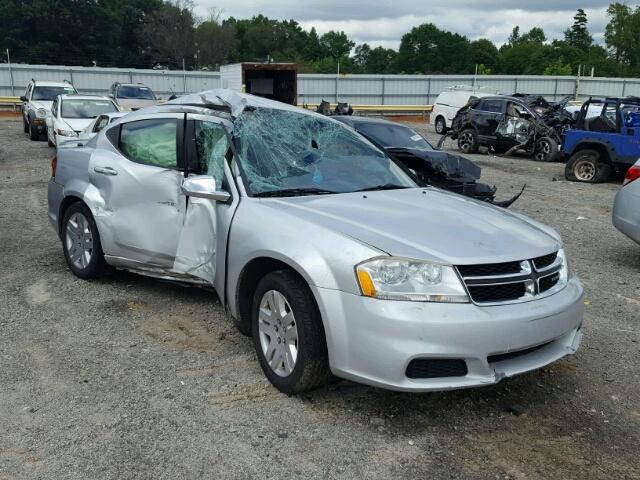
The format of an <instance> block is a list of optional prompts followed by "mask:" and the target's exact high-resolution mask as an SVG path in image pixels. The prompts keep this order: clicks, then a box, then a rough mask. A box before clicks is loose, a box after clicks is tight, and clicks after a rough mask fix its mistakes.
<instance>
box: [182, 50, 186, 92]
mask: <svg viewBox="0 0 640 480" xmlns="http://www.w3.org/2000/svg"><path fill="white" fill-rule="evenodd" d="M182 93H187V69H186V68H185V66H184V57H182Z"/></svg>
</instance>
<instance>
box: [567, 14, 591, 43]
mask: <svg viewBox="0 0 640 480" xmlns="http://www.w3.org/2000/svg"><path fill="white" fill-rule="evenodd" d="M564 39H565V41H566V42H567V43H568V44H569V45H573V46H574V47H577V48H580V49H582V50H587V49H588V48H589V47H590V46H591V44H592V43H593V37H592V36H591V34H590V33H589V30H588V29H587V14H586V13H585V12H584V10H583V9H582V8H579V9H578V11H577V13H576V14H575V16H574V17H573V25H572V26H571V28H568V29H567V30H565V32H564Z"/></svg>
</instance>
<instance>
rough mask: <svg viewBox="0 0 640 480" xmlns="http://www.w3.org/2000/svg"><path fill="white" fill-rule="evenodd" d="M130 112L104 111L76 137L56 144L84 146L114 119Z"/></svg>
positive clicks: (59, 146) (63, 146) (60, 145)
mask: <svg viewBox="0 0 640 480" xmlns="http://www.w3.org/2000/svg"><path fill="white" fill-rule="evenodd" d="M127 113H129V112H120V111H117V112H111V113H103V114H102V115H98V116H97V117H96V118H95V119H94V120H93V121H92V122H91V123H90V124H89V125H87V126H86V127H85V128H84V130H82V131H81V132H80V133H78V136H77V137H76V138H71V139H69V140H68V141H66V142H61V143H60V144H59V145H56V146H57V147H58V148H65V147H79V146H84V144H85V143H87V142H88V141H89V140H91V139H92V138H93V137H94V136H96V134H97V133H98V132H100V131H101V130H102V129H103V128H105V127H106V126H107V125H110V124H111V123H113V122H114V121H116V120H118V119H119V118H121V117H123V116H125V115H126V114H127Z"/></svg>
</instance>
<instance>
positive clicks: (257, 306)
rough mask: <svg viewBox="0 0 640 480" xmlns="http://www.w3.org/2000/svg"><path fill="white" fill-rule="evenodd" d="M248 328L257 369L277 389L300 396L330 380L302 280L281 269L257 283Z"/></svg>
mask: <svg viewBox="0 0 640 480" xmlns="http://www.w3.org/2000/svg"><path fill="white" fill-rule="evenodd" d="M251 327H252V333H253V341H254V346H255V349H256V353H257V354H258V359H259V361H260V366H261V367H262V370H263V371H264V373H265V375H266V376H267V378H268V379H269V381H270V382H271V383H272V384H273V385H274V386H275V387H276V388H277V389H278V390H280V391H281V392H284V393H301V392H305V391H309V390H313V389H315V388H318V387H320V386H322V385H325V384H327V383H328V382H329V381H330V379H331V372H330V370H329V356H328V353H327V342H326V339H325V335H324V328H323V325H322V319H321V318H320V312H319V311H318V307H317V306H316V304H315V300H314V299H313V295H312V294H311V291H310V290H309V287H308V286H307V285H306V284H305V283H304V281H302V279H300V277H298V276H297V275H295V274H294V273H292V272H289V271H286V270H279V271H275V272H272V273H269V274H268V275H266V276H265V277H264V278H263V279H262V280H260V282H259V283H258V287H257V288H256V291H255V294H254V296H253V307H252V321H251Z"/></svg>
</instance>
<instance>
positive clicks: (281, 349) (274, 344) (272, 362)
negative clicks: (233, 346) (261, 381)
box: [258, 290, 298, 377]
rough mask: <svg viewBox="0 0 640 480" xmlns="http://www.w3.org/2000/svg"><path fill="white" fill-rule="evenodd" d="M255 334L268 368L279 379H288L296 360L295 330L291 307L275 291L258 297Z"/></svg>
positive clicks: (296, 342)
mask: <svg viewBox="0 0 640 480" xmlns="http://www.w3.org/2000/svg"><path fill="white" fill-rule="evenodd" d="M258 334H259V336H260V346H261V348H262V354H263V355H264V358H265V360H266V361H267V364H268V365H269V368H271V370H272V371H273V372H274V373H275V374H276V375H278V376H280V377H288V376H289V375H291V372H293V369H294V368H295V366H296V361H297V359H298V326H297V324H296V320H295V317H294V315H293V310H292V309H291V305H289V302H288V301H287V299H286V298H285V297H284V295H282V294H281V293H280V292H278V291H277V290H269V291H268V292H266V293H265V294H264V295H263V296H262V300H261V301H260V311H259V312H258Z"/></svg>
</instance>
